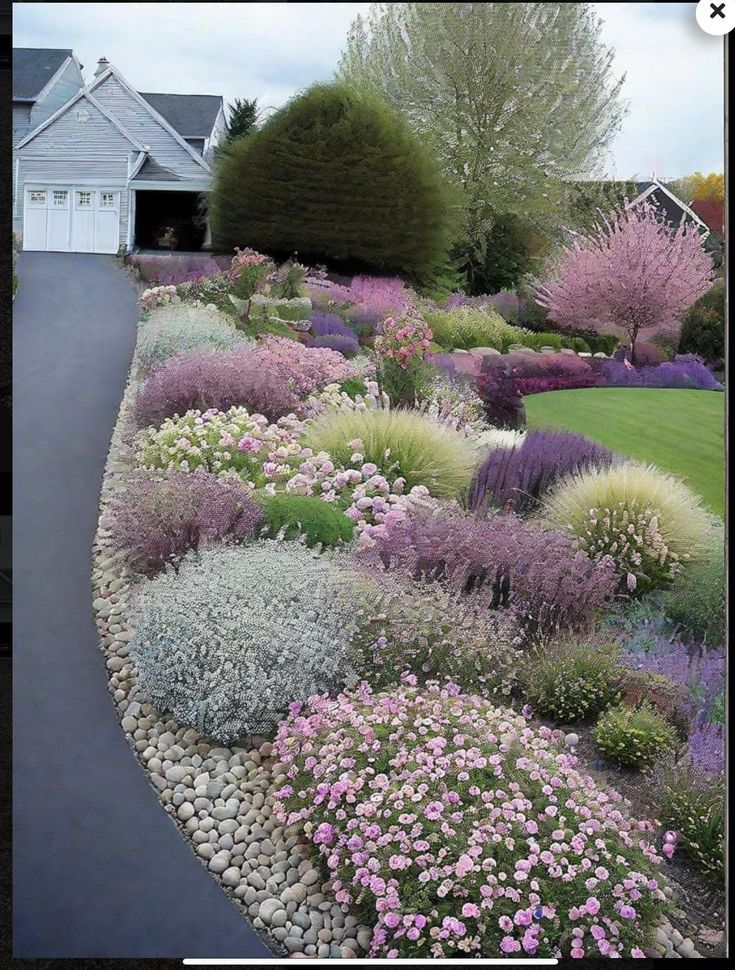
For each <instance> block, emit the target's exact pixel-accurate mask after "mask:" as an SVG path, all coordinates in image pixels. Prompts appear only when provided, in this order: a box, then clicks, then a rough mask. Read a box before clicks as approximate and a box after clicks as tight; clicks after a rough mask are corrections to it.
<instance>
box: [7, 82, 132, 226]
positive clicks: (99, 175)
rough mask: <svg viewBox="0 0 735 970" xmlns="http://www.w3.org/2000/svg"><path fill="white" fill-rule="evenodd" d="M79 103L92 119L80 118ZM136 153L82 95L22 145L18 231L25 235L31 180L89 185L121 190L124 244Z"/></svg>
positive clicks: (15, 214)
mask: <svg viewBox="0 0 735 970" xmlns="http://www.w3.org/2000/svg"><path fill="white" fill-rule="evenodd" d="M80 107H83V108H85V109H86V110H87V111H88V112H89V119H88V120H87V121H86V122H84V123H80V122H79V121H77V117H76V110H77V108H80ZM131 153H135V154H137V152H136V150H135V148H134V146H133V145H132V144H131V143H130V142H129V141H128V139H127V138H125V136H124V135H122V134H121V133H120V132H119V131H118V130H117V128H116V127H115V126H114V125H113V123H112V122H111V121H110V120H109V118H106V117H105V116H104V115H103V114H102V112H101V111H100V110H99V109H98V108H96V107H95V106H94V105H93V104H92V103H91V102H90V101H88V100H87V99H86V98H82V99H81V100H79V101H78V102H77V103H76V104H75V105H72V107H71V108H70V109H69V111H67V112H65V113H64V114H62V115H60V116H59V117H58V118H57V119H56V121H54V122H52V124H50V125H49V127H48V128H46V129H45V130H44V131H42V132H40V133H39V134H38V135H36V137H35V138H33V139H32V140H31V141H30V142H28V144H27V145H24V146H23V147H22V148H20V149H18V151H17V155H18V158H19V171H18V173H17V180H16V181H17V185H16V196H15V200H14V201H15V205H14V210H13V226H14V230H15V231H16V232H18V233H19V234H20V233H22V228H23V198H24V195H25V186H26V185H27V184H28V185H31V184H34V183H45V184H49V183H54V184H57V185H68V186H73V185H90V186H99V187H100V188H104V187H108V188H115V189H119V190H120V192H121V201H120V204H121V211H120V236H121V241H123V242H124V241H125V239H126V238H127V194H128V193H127V179H128V158H129V157H130V156H131ZM14 176H15V172H14Z"/></svg>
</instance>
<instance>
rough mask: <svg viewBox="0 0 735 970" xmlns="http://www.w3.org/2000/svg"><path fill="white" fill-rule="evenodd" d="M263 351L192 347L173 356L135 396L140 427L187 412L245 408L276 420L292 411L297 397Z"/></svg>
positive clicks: (287, 377)
mask: <svg viewBox="0 0 735 970" xmlns="http://www.w3.org/2000/svg"><path fill="white" fill-rule="evenodd" d="M264 356H266V355H264V354H263V353H262V352H258V351H253V350H251V349H250V348H249V347H243V348H237V347H236V348H235V349H234V350H211V349H204V350H195V351H194V352H192V353H190V354H177V355H176V356H175V357H172V358H170V359H169V360H167V361H166V362H165V363H163V364H161V366H160V367H156V369H155V370H154V371H153V372H152V373H151V374H149V376H148V378H147V379H146V380H145V381H144V382H143V384H142V385H141V386H140V388H139V390H138V394H137V396H136V399H135V418H136V421H137V423H138V426H139V427H141V428H143V427H147V426H149V425H156V426H157V425H159V424H161V423H162V422H163V421H164V420H165V419H166V418H170V417H173V416H174V415H181V414H186V412H187V411H194V410H198V411H207V410H209V409H210V408H214V409H215V410H218V411H227V410H229V409H230V408H231V407H237V406H242V407H246V408H247V409H248V410H249V411H251V412H252V413H254V414H264V415H265V416H266V417H267V418H268V420H269V421H277V420H278V418H282V417H283V416H284V415H286V414H290V413H292V412H296V411H298V410H299V408H300V405H301V399H300V398H299V395H298V394H297V393H296V391H295V390H294V387H293V381H292V380H291V379H290V378H289V375H288V374H284V373H283V368H281V367H279V366H277V365H274V366H272V367H268V366H267V363H264Z"/></svg>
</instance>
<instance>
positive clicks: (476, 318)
mask: <svg viewBox="0 0 735 970" xmlns="http://www.w3.org/2000/svg"><path fill="white" fill-rule="evenodd" d="M425 316H426V321H427V323H428V324H429V326H430V327H431V331H432V333H433V335H434V341H435V342H436V343H437V344H439V345H440V346H441V347H443V348H444V349H445V350H470V349H471V348H472V347H492V348H493V349H494V350H499V351H501V352H505V351H507V349H508V348H509V347H510V346H511V344H514V343H521V344H522V343H523V341H524V338H525V337H526V335H527V331H525V330H522V329H521V328H520V327H513V326H511V324H509V323H506V322H505V320H503V318H502V317H501V316H500V314H499V313H496V312H495V311H494V310H490V309H482V310H476V309H475V308H474V307H468V306H462V307H457V308H455V309H453V310H435V311H432V312H429V313H426V314H425Z"/></svg>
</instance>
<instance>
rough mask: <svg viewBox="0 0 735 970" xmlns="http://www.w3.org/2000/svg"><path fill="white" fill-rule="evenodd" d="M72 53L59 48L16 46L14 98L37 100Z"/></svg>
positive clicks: (17, 99) (14, 49)
mask: <svg viewBox="0 0 735 970" xmlns="http://www.w3.org/2000/svg"><path fill="white" fill-rule="evenodd" d="M72 53H73V52H72V51H71V50H62V49H57V48H40V47H14V48H13V100H14V101H35V100H36V98H37V96H38V95H39V94H40V93H41V91H42V90H43V88H44V87H45V86H46V84H48V82H49V81H50V80H51V78H52V77H53V76H54V74H56V72H57V71H58V69H59V68H60V67H61V65H62V64H63V63H64V61H65V60H66V59H67V57H71V56H72Z"/></svg>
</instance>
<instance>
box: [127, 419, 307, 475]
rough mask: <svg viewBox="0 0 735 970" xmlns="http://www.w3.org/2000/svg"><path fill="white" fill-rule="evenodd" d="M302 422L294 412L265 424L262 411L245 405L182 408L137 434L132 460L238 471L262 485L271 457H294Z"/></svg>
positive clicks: (152, 467) (153, 466)
mask: <svg viewBox="0 0 735 970" xmlns="http://www.w3.org/2000/svg"><path fill="white" fill-rule="evenodd" d="M301 432H302V425H301V422H299V421H298V420H297V419H296V418H293V417H290V418H288V417H286V418H281V419H280V420H279V421H278V422H277V423H276V424H269V423H268V419H267V418H266V417H264V416H263V415H262V414H250V412H249V411H247V410H246V409H245V408H235V407H233V408H230V409H229V411H226V412H223V411H216V410H214V409H211V410H209V411H204V412H202V411H187V412H186V414H184V415H183V416H182V417H175V418H167V419H166V420H165V421H164V422H163V424H162V425H161V427H160V428H147V429H146V430H145V431H141V432H140V434H139V436H138V453H137V461H138V465H139V466H140V467H141V468H145V469H148V470H149V471H156V470H159V469H160V470H164V471H182V472H193V471H196V469H198V468H203V469H204V470H205V471H208V472H212V473H213V474H215V475H220V476H223V475H224V476H227V475H230V476H235V477H238V478H239V479H240V480H241V481H242V482H243V483H244V484H246V485H248V486H250V487H251V488H255V487H258V486H260V485H265V484H266V482H267V479H268V471H269V465H268V463H269V462H270V464H271V465H272V466H273V470H274V471H275V470H276V468H277V464H276V461H275V460H274V459H275V458H278V459H279V460H281V461H282V462H284V463H285V462H286V461H287V460H288V459H289V457H290V456H293V457H294V458H296V457H298V456H299V454H300V452H301V446H300V445H299V443H298V437H299V435H300V434H301Z"/></svg>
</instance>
